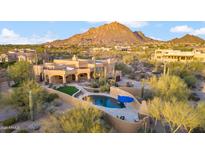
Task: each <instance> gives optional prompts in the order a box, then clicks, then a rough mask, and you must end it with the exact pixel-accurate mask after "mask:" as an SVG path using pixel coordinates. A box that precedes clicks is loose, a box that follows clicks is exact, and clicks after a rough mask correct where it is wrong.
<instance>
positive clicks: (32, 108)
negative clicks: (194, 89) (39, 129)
mask: <svg viewBox="0 0 205 154" xmlns="http://www.w3.org/2000/svg"><path fill="white" fill-rule="evenodd" d="M29 109H30V118H31V120H32V121H34V120H35V116H34V103H33V97H32V91H31V90H30V91H29Z"/></svg>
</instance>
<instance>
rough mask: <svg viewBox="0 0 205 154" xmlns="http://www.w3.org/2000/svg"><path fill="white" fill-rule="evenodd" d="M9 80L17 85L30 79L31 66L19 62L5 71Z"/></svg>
mask: <svg viewBox="0 0 205 154" xmlns="http://www.w3.org/2000/svg"><path fill="white" fill-rule="evenodd" d="M7 73H8V76H9V78H10V79H12V80H14V82H15V83H17V84H19V83H22V82H23V81H26V80H28V79H31V78H32V66H31V65H30V64H29V63H28V62H25V61H19V62H17V63H15V64H14V65H12V66H10V67H9V68H8V70H7Z"/></svg>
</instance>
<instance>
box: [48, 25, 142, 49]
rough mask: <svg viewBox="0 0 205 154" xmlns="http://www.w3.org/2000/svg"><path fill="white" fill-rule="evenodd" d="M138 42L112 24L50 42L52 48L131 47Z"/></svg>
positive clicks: (124, 30)
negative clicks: (84, 46)
mask: <svg viewBox="0 0 205 154" xmlns="http://www.w3.org/2000/svg"><path fill="white" fill-rule="evenodd" d="M139 42H140V41H139V40H138V39H137V37H136V36H135V35H134V33H133V32H132V31H131V30H130V29H129V28H128V27H126V26H124V25H122V24H120V23H118V22H112V23H110V24H104V25H102V26H99V27H97V28H91V29H89V30H88V31H87V32H85V33H82V34H77V35H74V36H72V37H70V38H68V39H65V40H57V41H54V42H51V43H50V45H53V46H69V45H107V46H111V45H131V44H134V43H139Z"/></svg>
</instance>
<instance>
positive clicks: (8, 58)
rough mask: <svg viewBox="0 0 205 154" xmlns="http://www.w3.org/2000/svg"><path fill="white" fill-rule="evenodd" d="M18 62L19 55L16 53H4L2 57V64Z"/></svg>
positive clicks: (0, 61) (0, 56)
mask: <svg viewBox="0 0 205 154" xmlns="http://www.w3.org/2000/svg"><path fill="white" fill-rule="evenodd" d="M16 60H17V54H16V53H15V52H11V51H9V52H8V53H3V54H1V55H0V63H3V62H13V61H16Z"/></svg>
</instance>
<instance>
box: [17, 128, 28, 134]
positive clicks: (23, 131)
mask: <svg viewBox="0 0 205 154" xmlns="http://www.w3.org/2000/svg"><path fill="white" fill-rule="evenodd" d="M28 132H29V131H28V130H26V129H20V130H18V131H17V133H28Z"/></svg>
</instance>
